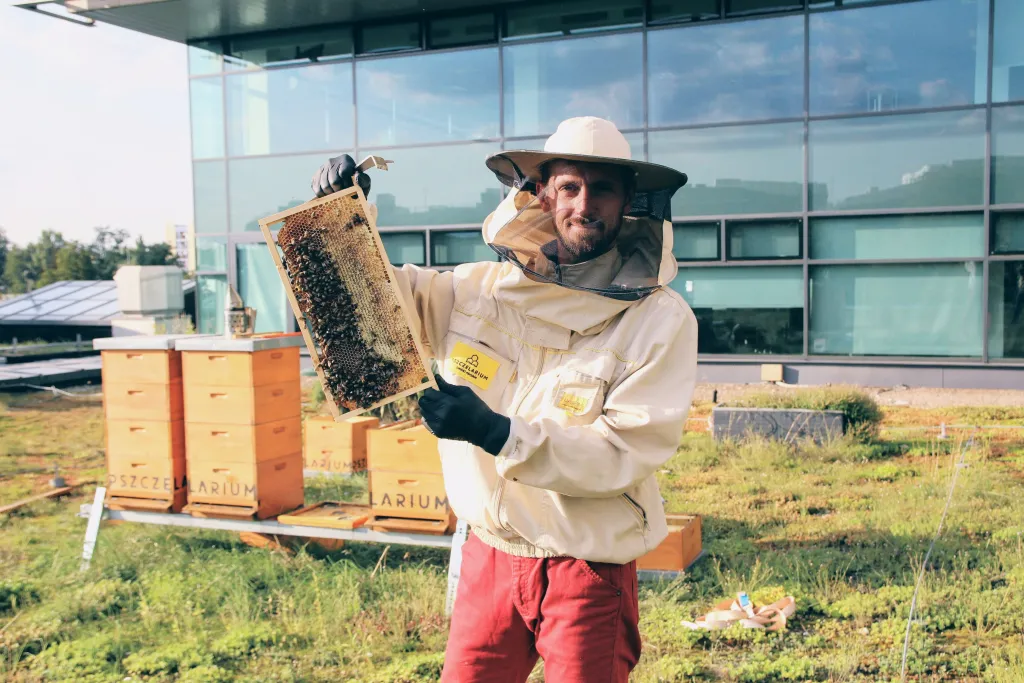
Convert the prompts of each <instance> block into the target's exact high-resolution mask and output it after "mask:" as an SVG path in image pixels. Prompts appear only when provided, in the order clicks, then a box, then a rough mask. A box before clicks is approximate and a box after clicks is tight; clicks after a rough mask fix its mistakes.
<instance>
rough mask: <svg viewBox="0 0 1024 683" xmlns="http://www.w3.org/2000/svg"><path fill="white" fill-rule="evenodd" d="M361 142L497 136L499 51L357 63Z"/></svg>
mask: <svg viewBox="0 0 1024 683" xmlns="http://www.w3.org/2000/svg"><path fill="white" fill-rule="evenodd" d="M356 83H357V92H358V93H359V104H358V107H359V144H360V145H407V144H414V143H420V142H441V141H458V140H473V139H480V138H494V137H498V136H499V135H500V134H501V130H500V129H499V120H500V118H501V117H500V116H499V106H500V105H499V98H498V51H497V49H494V48H490V49H485V50H468V51H466V50H460V51H458V52H442V53H435V54H425V55H415V56H409V57H398V58H394V59H374V60H369V61H364V62H359V63H358V64H357V65H356Z"/></svg>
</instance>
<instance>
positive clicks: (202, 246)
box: [196, 237, 228, 273]
mask: <svg viewBox="0 0 1024 683" xmlns="http://www.w3.org/2000/svg"><path fill="white" fill-rule="evenodd" d="M227 269H228V239H227V238H226V237H197V238H196V270H198V271H219V272H222V273H223V272H226V271H227Z"/></svg>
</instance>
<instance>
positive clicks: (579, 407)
mask: <svg viewBox="0 0 1024 683" xmlns="http://www.w3.org/2000/svg"><path fill="white" fill-rule="evenodd" d="M588 404H589V401H588V400H587V399H586V397H584V396H577V395H576V394H570V393H569V392H568V391H563V392H562V395H561V396H560V397H559V398H558V407H559V408H561V409H562V410H564V411H565V412H567V413H570V414H572V415H582V414H583V413H585V412H587V406H588Z"/></svg>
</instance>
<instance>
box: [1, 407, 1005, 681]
mask: <svg viewBox="0 0 1024 683" xmlns="http://www.w3.org/2000/svg"><path fill="white" fill-rule="evenodd" d="M2 400H3V401H4V402H3V403H2V404H0V444H3V446H2V449H3V450H2V451H0V503H3V502H10V501H11V500H14V499H17V498H19V497H23V496H24V495H27V494H29V493H32V492H37V491H40V490H43V489H44V488H45V482H46V480H47V479H48V478H49V477H50V476H51V473H50V469H51V467H52V464H54V463H57V462H59V463H61V466H62V469H64V470H65V472H64V474H65V476H67V477H69V478H75V479H98V478H99V476H101V475H102V472H103V461H102V444H103V441H102V438H103V437H102V422H101V418H100V407H99V403H98V402H96V401H88V400H83V399H68V398H53V397H50V396H48V395H45V394H31V395H17V396H7V397H6V398H3V399H2ZM907 410H908V411H909V409H907ZM964 410H965V409H953V410H950V411H947V414H949V416H950V420H949V422H953V421H954V419H955V420H957V421H959V420H966V417H967V416H966V414H964V413H963V412H962V411H964ZM972 410H976V411H979V412H978V413H977V414H975V415H974V417H975V421H974V423H977V421H979V420H980V419H981V418H982V416H983V415H986V416H987V418H986V419H989V420H991V421H992V423H1003V424H1013V423H1015V421H1016V423H1017V424H1020V421H1019V415H1018V413H1014V412H1013V411H1012V410H1010V411H1009V412H1007V413H1001V412H999V411H1002V410H1006V409H998V410H990V411H985V410H984V409H972ZM958 412H959V413H960V414H956V413H958ZM904 417H905V413H903V412H901V411H900V410H899V409H897V408H888V409H886V410H885V422H884V425H883V427H886V428H889V427H894V426H900V425H901V424H902V425H904V426H905V425H906V422H907V420H904ZM929 419H930V418H929ZM901 421H902V422H901ZM889 433H890V432H889V430H888V429H883V432H882V434H883V439H882V441H881V442H879V443H874V444H858V443H853V442H837V443H831V444H824V445H820V446H813V445H807V446H802V447H787V446H784V445H780V444H775V443H769V442H762V441H756V440H754V441H746V442H742V443H715V442H712V441H711V440H710V439H709V438H708V436H707V435H706V434H704V433H699V432H692V433H688V434H686V435H685V436H684V438H683V440H682V443H681V446H680V449H679V452H678V453H677V455H676V456H675V457H674V458H673V459H672V460H671V461H670V462H669V463H667V465H666V466H665V467H664V468H663V469H662V471H661V472H660V473H659V478H660V481H661V486H662V493H663V495H664V496H665V498H666V499H667V500H668V504H667V507H668V509H670V510H673V511H678V512H696V513H699V514H701V515H702V516H703V518H704V548H705V551H706V553H707V554H706V556H705V557H704V558H703V559H702V560H701V561H700V562H698V563H697V564H696V565H695V566H694V567H693V569H692V570H691V571H690V572H689V573H688V574H687V575H685V576H683V577H681V578H679V579H677V580H675V581H671V582H664V583H661V584H650V585H643V586H642V587H641V598H640V599H641V632H642V634H643V638H644V655H643V658H642V660H641V663H640V666H639V667H638V669H637V671H636V675H635V677H634V680H636V681H639V682H641V683H654V682H656V681H657V682H670V681H692V680H732V681H807V680H809V681H864V682H866V681H888V680H894V679H898V676H899V670H900V654H901V649H902V646H903V635H904V630H905V628H906V622H907V616H908V610H909V604H910V598H911V595H912V592H913V586H914V581H915V579H916V574H917V571H918V570H919V567H920V562H921V560H922V558H923V557H924V554H925V551H926V550H927V547H928V543H929V542H930V540H931V538H932V535H933V534H934V532H935V527H936V525H937V523H938V519H939V516H940V514H941V511H942V506H943V504H944V502H945V496H946V491H947V487H948V485H949V482H950V478H951V476H952V473H953V472H954V467H955V464H956V460H957V457H958V455H959V452H960V447H961V446H963V445H965V439H966V432H964V431H962V430H961V431H951V432H950V436H951V438H950V439H948V440H946V441H937V440H936V439H934V437H933V436H932V435H915V434H914V433H909V434H910V435H909V436H907V435H905V434H901V435H900V439H901V440H893V439H891V438H887V435H889ZM1022 437H1024V435H1018V436H1017V437H1016V440H1013V439H1012V438H1010V435H1008V434H1000V435H999V438H998V440H996V439H994V438H993V439H987V440H985V439H979V440H976V441H975V442H974V444H973V447H972V448H971V449H970V450H969V451H968V452H967V454H966V460H967V463H968V467H967V468H966V469H964V470H962V472H961V474H960V477H959V480H958V487H957V492H956V495H955V497H954V501H953V505H952V509H951V511H950V514H949V518H948V519H947V526H946V531H945V533H944V534H943V536H942V538H941V540H940V541H939V543H938V544H937V546H936V549H935V551H934V553H933V554H932V562H931V567H930V571H929V572H928V573H927V575H926V580H925V581H924V584H923V586H922V590H921V594H920V596H919V600H918V611H917V616H916V619H915V624H914V626H913V629H912V637H911V647H910V660H909V671H910V674H911V675H910V679H911V680H916V681H983V680H984V681H996V682H997V683H1024V675H1022V673H1021V672H1022V671H1024V443H1022V441H1021V438H1022ZM91 490H92V487H85V488H84V489H83V490H82V491H81V492H80V493H79V494H77V495H76V496H75V497H73V498H71V499H69V500H67V501H63V502H56V501H45V502H40V503H37V504H33V505H31V506H29V507H27V508H24V509H22V510H19V511H18V512H16V513H13V514H11V515H9V516H6V517H0V679H3V680H10V681H25V682H27V681H87V682H88V681H93V682H101V681H111V682H113V681H124V680H131V681H141V680H149V681H185V682H188V681H192V682H198V681H206V682H211V681H296V682H298V681H310V682H318V681H359V682H360V683H362V682H365V681H368V682H370V683H373V682H374V681H382V682H383V681H388V682H392V681H398V682H408V683H411V682H418V681H431V680H436V678H437V675H438V673H439V671H440V667H441V665H442V659H443V651H444V644H445V640H446V637H447V624H446V622H445V619H444V617H443V600H444V592H445V583H446V562H447V556H446V553H444V552H443V551H438V550H433V549H414V548H407V547H402V546H393V547H391V548H390V550H389V551H388V552H387V554H386V555H385V557H384V560H383V562H382V567H381V569H379V570H378V571H376V572H374V571H373V570H374V567H375V566H376V565H377V564H378V561H379V560H381V555H382V552H383V551H384V548H383V547H381V546H378V545H372V544H354V543H351V544H347V545H346V546H344V547H343V548H341V549H338V550H333V551H327V550H324V549H322V548H319V547H316V546H312V545H311V546H308V547H306V548H304V549H300V550H299V551H298V552H297V553H295V554H294V555H288V554H285V553H282V552H275V551H270V550H263V549H255V548H251V547H249V546H247V545H244V544H243V543H241V542H240V540H239V539H238V537H237V536H235V535H231V534H227V533H221V532H196V531H187V530H180V531H179V530H171V529H162V528H158V527H148V526H134V525H106V526H104V527H103V530H102V532H101V534H100V540H99V545H98V547H97V549H96V557H95V559H94V562H93V566H92V568H91V569H90V571H89V572H88V573H87V574H82V573H80V572H79V571H78V558H79V556H80V554H81V539H82V535H83V532H84V521H83V520H80V519H77V518H75V517H74V515H73V511H74V510H75V509H76V508H77V506H78V504H79V503H81V502H85V501H87V500H88V499H89V498H90V497H91ZM306 493H307V501H310V502H312V501H315V500H328V499H332V500H338V499H347V500H365V499H366V479H365V477H360V476H356V477H352V478H350V479H341V480H339V479H316V480H310V481H308V482H307V490H306ZM737 590H747V591H748V592H750V593H751V594H752V596H753V598H754V599H755V601H758V602H766V601H771V600H775V599H778V598H780V597H782V596H784V595H794V596H795V597H796V598H797V607H798V611H797V614H796V616H795V617H794V619H793V620H792V621H791V624H790V629H789V630H787V631H786V632H784V633H767V632H763V631H745V630H742V629H730V630H728V631H722V632H714V633H708V632H692V631H688V630H686V629H684V628H683V627H682V626H681V623H680V622H681V621H683V620H688V621H692V620H694V619H696V618H697V617H699V616H701V615H702V614H703V613H704V612H705V611H707V610H708V609H709V608H710V606H711V605H712V604H713V603H715V602H716V601H718V600H720V599H722V598H724V597H728V596H729V595H731V594H733V593H734V592H735V591H737ZM541 669H542V668H541V667H538V671H537V672H536V673H535V675H534V677H533V680H535V681H540V680H543V678H542V676H543V674H542V670H541Z"/></svg>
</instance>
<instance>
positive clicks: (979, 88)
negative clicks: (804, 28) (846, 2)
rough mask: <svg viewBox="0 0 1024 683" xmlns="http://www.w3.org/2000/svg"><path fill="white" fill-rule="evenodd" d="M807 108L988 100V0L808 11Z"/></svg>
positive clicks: (844, 108) (869, 107)
mask: <svg viewBox="0 0 1024 683" xmlns="http://www.w3.org/2000/svg"><path fill="white" fill-rule="evenodd" d="M810 26H811V35H810V49H811V55H810V63H811V89H810V98H811V99H810V102H811V114H837V113H846V112H850V113H852V112H866V111H891V110H896V109H909V108H919V107H942V106H951V105H959V104H973V103H981V102H984V101H985V99H986V85H987V82H986V81H987V78H986V72H987V62H988V0H931V1H930V2H911V3H902V4H896V5H887V6H882V7H864V8H858V9H852V10H846V11H841V12H825V13H821V14H812V15H811V24H810Z"/></svg>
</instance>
